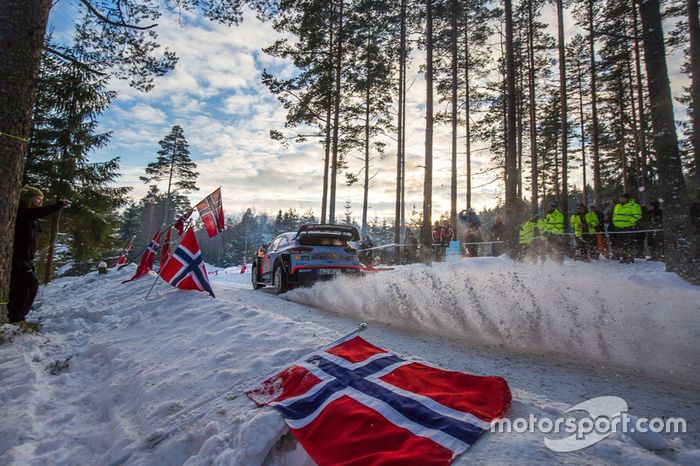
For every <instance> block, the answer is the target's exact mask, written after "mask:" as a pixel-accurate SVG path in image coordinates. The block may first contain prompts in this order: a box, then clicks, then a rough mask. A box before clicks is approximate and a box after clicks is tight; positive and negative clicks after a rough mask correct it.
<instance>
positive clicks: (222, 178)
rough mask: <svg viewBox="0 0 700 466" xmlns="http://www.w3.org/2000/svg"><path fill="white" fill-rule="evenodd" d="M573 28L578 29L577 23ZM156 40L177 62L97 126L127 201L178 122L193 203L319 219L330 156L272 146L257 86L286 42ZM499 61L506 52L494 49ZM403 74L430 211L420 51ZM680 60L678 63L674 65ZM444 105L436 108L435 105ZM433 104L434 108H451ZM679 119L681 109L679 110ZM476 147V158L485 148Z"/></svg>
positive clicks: (436, 174) (377, 183) (263, 94)
mask: <svg viewBox="0 0 700 466" xmlns="http://www.w3.org/2000/svg"><path fill="white" fill-rule="evenodd" d="M544 14H545V17H549V18H550V19H551V21H547V22H548V23H549V24H550V27H552V28H554V27H555V26H556V20H555V16H554V11H553V9H552V7H546V8H545V11H544ZM76 17H77V16H76V6H75V5H74V4H73V3H71V2H70V0H59V1H58V3H57V4H56V6H54V8H53V9H52V11H51V17H50V28H52V29H53V30H54V35H55V37H56V38H57V39H58V40H63V41H65V40H68V39H69V37H70V34H71V31H72V27H73V24H74V19H75V18H76ZM567 23H568V27H567V29H568V30H569V31H573V30H574V28H573V27H571V20H570V18H568V19H567ZM158 24H159V25H158V28H157V30H158V34H159V39H158V41H159V43H160V44H162V46H164V47H168V48H169V49H171V50H173V51H174V52H175V53H176V54H177V56H178V57H179V61H178V64H177V65H176V67H175V69H174V70H173V71H171V72H170V73H168V74H167V75H166V76H164V77H161V78H157V79H156V80H155V88H154V89H153V90H151V91H150V92H148V93H143V92H140V91H138V90H135V89H132V88H130V87H129V86H128V84H127V83H126V82H124V81H120V80H117V79H114V80H113V81H112V83H111V84H110V88H111V89H113V90H116V91H117V92H118V97H117V98H116V99H115V101H114V102H113V103H112V105H111V107H110V108H109V109H108V110H107V111H106V112H105V113H104V114H103V115H102V116H101V117H100V124H101V130H103V131H112V132H113V135H112V140H111V142H110V144H109V145H108V147H106V148H104V149H101V150H98V151H96V152H95V153H94V155H93V157H92V158H93V160H95V161H100V160H107V159H111V158H113V157H120V159H121V173H122V176H121V178H120V179H119V182H118V184H119V185H123V186H131V187H132V188H133V189H132V191H131V197H132V198H134V199H135V200H138V199H140V198H141V197H142V196H143V195H144V194H145V193H146V191H147V186H146V185H145V184H144V183H143V182H141V181H140V180H139V176H142V175H143V174H144V168H145V167H146V165H147V164H148V163H149V162H152V161H154V160H155V159H156V156H157V151H158V150H159V149H160V146H159V145H158V141H159V140H161V139H162V138H163V137H164V136H165V135H166V134H167V133H168V132H169V131H170V129H171V128H172V126H174V125H180V126H181V127H182V128H183V130H184V133H185V137H186V138H187V141H188V142H189V145H190V155H191V158H192V160H193V161H194V162H195V163H196V164H197V170H198V171H199V174H200V175H199V178H198V181H197V185H198V186H199V188H200V190H199V192H196V193H192V194H191V195H190V198H191V200H192V201H193V203H196V202H198V201H199V200H200V199H201V198H203V197H204V196H205V195H206V194H208V193H209V192H211V191H213V190H214V189H216V188H217V187H219V186H221V187H222V193H223V199H224V209H225V211H226V214H227V215H234V216H235V215H239V214H241V213H242V212H244V211H245V209H246V208H249V207H250V208H253V210H254V211H256V212H267V213H276V212H277V211H278V210H280V209H282V210H286V209H287V208H295V209H297V210H299V211H305V210H307V209H312V210H313V212H314V213H315V214H316V215H317V216H320V213H321V195H322V181H323V156H324V153H323V149H322V146H321V145H320V144H319V143H318V142H317V141H316V140H309V141H308V142H306V143H302V144H297V143H294V142H290V144H288V146H287V147H284V146H282V145H281V144H280V143H279V142H278V141H273V140H271V139H270V137H269V131H270V130H271V129H276V130H283V127H284V121H285V116H286V111H285V109H284V108H282V104H281V103H279V102H278V101H277V99H276V97H275V96H274V95H272V93H271V92H270V91H269V90H268V89H267V87H266V86H265V85H263V84H262V82H261V79H260V77H261V73H262V71H263V70H265V69H267V70H268V71H271V72H273V74H275V76H278V77H288V76H291V75H292V74H293V73H294V72H295V69H294V66H293V65H292V64H291V63H290V62H286V61H284V60H280V59H277V58H274V57H270V56H268V55H267V54H265V53H264V52H263V51H262V48H263V47H266V46H268V45H270V44H272V43H273V42H274V40H275V39H277V38H279V37H281V36H280V34H278V33H277V32H276V31H275V30H274V29H273V28H272V27H271V25H270V24H269V23H263V22H261V21H259V20H258V19H257V18H255V15H254V14H253V13H252V12H250V11H247V12H246V14H245V17H244V21H243V23H242V24H241V25H239V26H237V27H226V26H223V25H220V24H218V23H215V22H210V21H207V20H205V19H202V18H200V17H198V16H196V15H195V14H185V16H184V17H183V18H182V19H180V20H179V21H178V18H175V17H171V16H168V15H167V14H164V15H163V16H162V17H161V18H160V19H159V20H158ZM496 53H500V52H498V51H496ZM413 58H414V59H413V60H412V63H411V65H410V68H409V71H408V76H409V82H410V83H411V85H410V88H409V90H408V96H407V131H406V132H407V142H406V149H407V155H406V178H407V179H406V212H407V216H409V215H410V212H411V211H412V209H413V208H414V206H415V209H416V211H419V212H420V211H422V208H423V201H422V195H423V162H424V154H425V150H424V147H425V146H424V144H425V81H424V79H423V75H422V74H421V73H420V71H419V69H420V65H421V64H422V63H424V60H425V58H424V53H423V52H420V51H418V52H416V53H414V56H413ZM673 61H675V62H677V61H678V59H677V58H674V59H673ZM678 68H679V67H678V66H674V63H670V65H669V69H670V71H671V72H672V73H673V76H672V90H673V92H674V95H678V94H679V93H680V91H681V87H682V86H683V85H684V84H685V79H684V77H683V76H681V75H680V74H679V72H678ZM435 102H436V103H437V102H438V100H437V99H435ZM441 105H444V104H437V106H436V111H440V110H445V109H444V108H442V106H441ZM675 110H676V114H677V117H683V115H684V109H682V108H681V107H680V105H678V104H676V105H675ZM463 133H464V129H463V128H460V132H459V134H458V137H459V144H460V146H461V147H460V156H459V157H460V159H459V162H458V167H459V168H458V210H460V209H463V208H465V206H466V168H465V162H464V148H463V145H464V134H463ZM387 143H388V145H387V148H386V151H385V156H384V158H379V156H376V155H375V157H374V161H373V163H374V168H373V171H372V172H371V173H374V172H375V171H376V172H377V174H376V176H375V177H374V178H373V179H372V181H371V182H370V192H369V209H368V217H369V218H370V219H372V218H375V217H376V218H379V219H384V218H387V219H392V218H393V217H394V205H395V204H394V199H395V186H396V185H395V180H396V158H395V153H396V151H395V142H393V141H390V140H388V141H387ZM482 147H483V146H481V145H480V144H476V145H474V144H473V146H472V148H473V149H475V152H474V153H473V155H472V173H477V172H479V171H480V170H481V169H483V168H486V167H487V166H488V161H489V158H490V157H491V154H490V153H489V151H488V150H483V149H482ZM480 149H481V150H480ZM349 163H350V170H351V171H353V172H357V171H359V170H360V168H361V164H362V162H361V161H360V160H359V159H355V158H352V157H351V158H350V159H349ZM450 167H451V139H450V128H449V125H444V124H443V125H437V126H436V128H435V131H434V171H433V179H434V184H433V217H434V218H436V217H439V216H440V214H442V213H445V212H448V211H449V208H450V171H451V170H450ZM579 172H580V170H576V171H575V172H572V173H571V174H570V181H569V183H570V185H574V184H578V185H579V186H580V185H581V174H580V173H579ZM344 179H345V177H344V175H341V176H339V178H338V180H339V186H338V189H337V194H336V195H337V204H336V217H337V218H339V217H342V216H343V213H344V209H345V203H346V201H347V200H350V202H351V209H352V216H353V217H354V218H355V219H357V220H359V219H360V217H361V212H362V199H363V193H362V186H361V185H360V184H359V183H358V184H356V185H354V186H351V187H348V186H346V185H345V184H344ZM490 179H491V178H490V177H488V176H486V175H481V176H479V175H476V176H474V177H473V181H472V186H474V187H476V188H475V189H473V191H472V204H473V206H474V207H476V208H477V209H481V208H483V207H493V206H494V205H495V204H496V203H497V200H498V199H499V198H502V197H503V192H502V189H503V188H502V186H501V185H500V183H492V184H487V185H485V186H482V185H483V184H485V183H487V182H488V181H489V180H490Z"/></svg>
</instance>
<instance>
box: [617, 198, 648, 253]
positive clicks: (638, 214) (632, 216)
mask: <svg viewBox="0 0 700 466" xmlns="http://www.w3.org/2000/svg"><path fill="white" fill-rule="evenodd" d="M641 218H642V208H641V207H640V206H639V204H637V203H636V202H635V201H634V199H631V198H630V197H629V194H627V193H622V194H621V195H620V197H619V204H617V205H615V208H614V209H613V217H612V222H613V226H614V227H615V231H616V232H619V233H618V236H619V237H620V239H619V240H618V242H619V243H618V244H619V249H620V252H619V257H620V262H621V263H622V264H634V256H635V252H636V244H635V243H636V237H635V235H634V232H635V231H636V230H637V229H638V228H637V223H638V222H639V220H641Z"/></svg>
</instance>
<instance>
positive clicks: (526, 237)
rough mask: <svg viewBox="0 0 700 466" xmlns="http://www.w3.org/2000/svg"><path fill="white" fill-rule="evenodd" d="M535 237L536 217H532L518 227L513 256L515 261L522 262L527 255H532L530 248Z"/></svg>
mask: <svg viewBox="0 0 700 466" xmlns="http://www.w3.org/2000/svg"><path fill="white" fill-rule="evenodd" d="M535 236H537V215H533V216H532V217H531V218H530V219H528V220H526V221H525V222H524V223H523V224H522V225H520V231H519V232H518V248H517V251H516V254H515V259H516V260H523V259H524V258H525V256H526V255H527V254H528V253H530V252H533V253H534V250H533V249H532V246H533V244H534V243H535Z"/></svg>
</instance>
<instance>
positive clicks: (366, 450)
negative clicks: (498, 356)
mask: <svg viewBox="0 0 700 466" xmlns="http://www.w3.org/2000/svg"><path fill="white" fill-rule="evenodd" d="M248 396H249V397H250V398H251V399H253V400H254V401H255V402H256V403H258V405H260V406H264V405H269V406H272V407H274V408H275V409H277V410H278V411H279V412H280V413H281V414H282V416H283V417H284V418H285V420H286V422H287V424H288V425H289V428H290V429H291V431H292V432H293V433H294V436H295V437H296V438H297V440H299V443H301V444H302V446H303V447H304V449H305V450H306V451H307V452H308V453H309V455H310V456H311V458H313V460H314V461H315V462H316V463H317V464H318V465H319V466H325V465H335V464H356V465H364V464H372V465H388V464H393V465H399V464H420V465H447V464H450V463H451V462H452V459H453V458H454V457H455V456H456V455H458V454H460V453H462V452H463V451H465V450H466V449H467V448H469V447H470V446H471V445H472V444H473V443H474V442H476V440H477V439H478V438H479V436H480V435H481V434H482V433H484V432H485V431H486V430H488V429H489V427H490V423H491V421H492V420H494V419H496V418H498V417H500V416H501V415H502V414H503V413H504V412H505V411H506V410H507V409H508V407H509V406H510V401H511V395H510V390H509V388H508V384H507V383H506V381H505V380H504V379H502V378H500V377H493V376H487V377H480V376H475V375H470V374H465V373H462V372H453V371H446V370H443V369H440V368H437V367H432V366H428V365H426V364H421V363H418V362H412V361H405V360H403V359H401V358H400V357H398V356H396V355H395V354H392V353H389V352H387V351H385V350H383V349H381V348H378V347H376V346H374V345H372V344H370V343H368V342H367V341H365V340H363V339H362V338H360V337H359V336H355V337H353V338H351V339H349V340H347V341H345V342H342V343H340V344H338V345H336V346H334V347H332V348H329V349H326V350H323V351H319V352H317V353H315V354H314V355H312V356H311V357H309V358H307V359H306V360H305V361H304V362H302V363H298V364H294V365H292V366H290V367H288V368H286V369H284V370H283V371H282V372H280V373H279V374H277V375H276V376H274V377H271V378H270V379H268V380H266V381H264V382H263V383H262V384H261V385H260V386H258V387H256V388H254V389H253V390H251V391H249V392H248Z"/></svg>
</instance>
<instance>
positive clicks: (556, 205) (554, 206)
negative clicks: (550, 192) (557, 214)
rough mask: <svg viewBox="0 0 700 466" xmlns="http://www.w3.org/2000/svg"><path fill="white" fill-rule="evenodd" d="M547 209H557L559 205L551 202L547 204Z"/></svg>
mask: <svg viewBox="0 0 700 466" xmlns="http://www.w3.org/2000/svg"><path fill="white" fill-rule="evenodd" d="M549 207H553V208H555V209H556V208H557V207H559V204H558V203H557V201H552V202H550V203H549Z"/></svg>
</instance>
